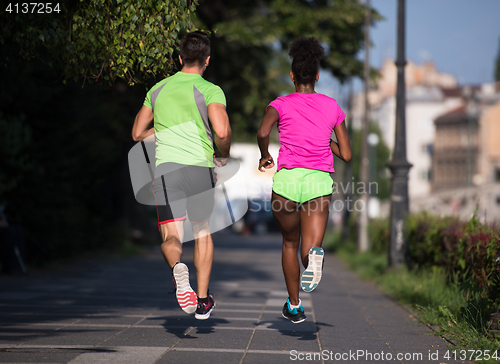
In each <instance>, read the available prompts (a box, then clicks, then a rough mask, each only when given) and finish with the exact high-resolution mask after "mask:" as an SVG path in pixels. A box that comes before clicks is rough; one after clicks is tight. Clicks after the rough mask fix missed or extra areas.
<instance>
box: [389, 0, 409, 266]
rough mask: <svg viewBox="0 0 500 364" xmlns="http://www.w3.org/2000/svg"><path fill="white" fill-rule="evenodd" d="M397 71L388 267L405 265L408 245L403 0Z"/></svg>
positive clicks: (403, 4)
mask: <svg viewBox="0 0 500 364" xmlns="http://www.w3.org/2000/svg"><path fill="white" fill-rule="evenodd" d="M396 66H397V68H398V83H397V99H396V136H395V143H394V145H395V147H394V153H393V159H392V161H391V162H390V163H389V164H388V167H389V168H390V170H391V172H392V188H391V230H390V239H391V240H390V245H389V266H391V267H398V266H400V265H402V264H404V263H405V262H407V255H408V253H407V252H408V244H407V239H406V234H405V228H404V227H405V220H406V218H407V216H408V211H409V201H408V171H409V170H410V168H411V166H412V165H411V164H410V163H408V161H407V160H406V90H405V66H406V58H405V0H398V56H397V60H396Z"/></svg>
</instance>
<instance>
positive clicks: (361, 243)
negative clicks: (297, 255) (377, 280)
mask: <svg viewBox="0 0 500 364" xmlns="http://www.w3.org/2000/svg"><path fill="white" fill-rule="evenodd" d="M370 11H371V7H370V0H366V3H365V63H364V76H363V78H364V82H365V85H364V86H365V90H364V98H365V113H364V116H363V124H362V128H361V163H360V171H359V179H360V181H361V183H362V185H363V186H364V187H365V190H366V189H367V188H368V178H369V176H368V173H369V167H370V165H369V164H370V160H369V159H368V144H367V140H366V138H367V137H368V128H369V125H368V115H369V114H368V112H369V107H370V105H369V103H368V87H369V84H370V23H371V20H370ZM359 199H360V200H361V201H362V202H363V208H362V209H361V211H360V212H359V218H358V219H359V220H358V250H359V251H360V252H365V251H367V250H368V243H369V242H368V193H367V192H366V191H365V193H363V194H361V195H360V196H359Z"/></svg>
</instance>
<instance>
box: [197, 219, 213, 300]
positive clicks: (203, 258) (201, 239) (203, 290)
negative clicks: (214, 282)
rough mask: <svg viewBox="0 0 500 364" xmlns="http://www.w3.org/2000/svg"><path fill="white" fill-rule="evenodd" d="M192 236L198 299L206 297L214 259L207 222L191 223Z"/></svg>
mask: <svg viewBox="0 0 500 364" xmlns="http://www.w3.org/2000/svg"><path fill="white" fill-rule="evenodd" d="M192 224H193V234H194V266H195V267H196V279H197V281H198V290H197V292H198V298H206V297H207V296H208V284H209V282H210V274H211V272H212V262H213V259H214V243H213V241H212V236H211V235H210V226H209V220H207V221H205V222H202V223H194V222H193V223H192Z"/></svg>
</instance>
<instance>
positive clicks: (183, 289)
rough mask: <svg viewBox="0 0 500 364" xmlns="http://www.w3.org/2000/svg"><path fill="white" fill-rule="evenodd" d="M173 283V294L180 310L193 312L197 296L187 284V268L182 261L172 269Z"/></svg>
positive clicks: (196, 303)
mask: <svg viewBox="0 0 500 364" xmlns="http://www.w3.org/2000/svg"><path fill="white" fill-rule="evenodd" d="M172 275H173V277H174V283H175V295H176V296H177V302H179V306H181V308H182V310H183V311H184V312H186V313H188V314H191V313H194V312H195V311H196V308H197V307H198V296H196V293H195V291H194V290H193V289H192V288H191V285H190V284H189V269H188V267H187V265H186V264H184V263H177V264H176V265H174V268H173V269H172Z"/></svg>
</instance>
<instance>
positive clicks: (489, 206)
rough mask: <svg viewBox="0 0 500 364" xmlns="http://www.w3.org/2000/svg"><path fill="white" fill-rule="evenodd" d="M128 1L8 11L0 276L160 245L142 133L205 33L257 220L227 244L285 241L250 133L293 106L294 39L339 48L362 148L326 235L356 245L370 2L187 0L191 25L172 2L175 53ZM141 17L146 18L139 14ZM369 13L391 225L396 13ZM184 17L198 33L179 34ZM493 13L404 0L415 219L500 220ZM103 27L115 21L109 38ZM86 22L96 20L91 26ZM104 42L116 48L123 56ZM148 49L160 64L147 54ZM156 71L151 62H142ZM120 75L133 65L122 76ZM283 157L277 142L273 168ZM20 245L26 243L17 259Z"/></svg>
mask: <svg viewBox="0 0 500 364" xmlns="http://www.w3.org/2000/svg"><path fill="white" fill-rule="evenodd" d="M12 4H14V3H12ZM110 4H111V5H110ZM131 4H132V3H126V4H125V3H120V2H118V3H116V2H110V3H108V4H107V5H106V4H105V3H104V4H103V3H101V2H99V1H94V0H92V1H90V0H88V1H84V2H82V3H81V2H80V1H68V2H65V4H61V5H60V10H61V11H60V12H57V13H55V12H52V13H50V14H48V13H46V14H31V13H28V14H23V13H22V11H21V10H16V8H15V7H11V9H10V10H11V11H10V12H9V11H8V10H7V9H2V11H3V13H2V15H1V19H0V20H1V22H0V23H1V24H2V25H1V27H2V35H1V37H0V41H1V55H2V56H1V60H2V65H1V66H0V75H1V91H0V93H1V97H0V205H1V206H2V214H1V217H2V219H1V220H2V222H1V224H2V226H3V229H0V230H1V231H2V233H1V234H2V235H1V236H2V244H1V246H2V249H3V250H2V251H1V253H0V256H2V257H3V258H2V263H1V264H2V269H3V271H4V272H12V271H14V270H16V269H17V270H19V269H20V270H23V269H25V268H26V267H20V266H19V265H13V266H10V264H11V263H9V259H11V260H12V259H13V260H16V261H19V257H22V260H23V262H24V264H25V265H27V266H28V267H29V266H33V267H40V266H46V265H49V264H52V263H53V262H58V261H62V260H67V259H72V258H75V257H82V256H85V254H88V252H91V251H99V250H102V249H109V250H114V249H122V250H123V249H124V250H127V249H128V250H131V251H133V250H134V247H136V246H141V245H148V244H159V242H160V237H159V235H158V233H157V231H158V230H157V227H156V209H155V207H154V206H144V205H141V204H138V203H137V202H136V201H135V199H134V195H133V191H132V187H131V184H130V176H129V170H128V165H127V154H128V151H129V150H130V149H131V147H132V146H133V145H134V143H133V141H132V138H131V136H130V135H131V128H132V124H133V121H134V117H135V115H136V113H137V111H138V110H139V109H140V107H141V106H142V103H143V100H144V97H145V95H146V92H147V90H148V88H149V87H151V86H152V85H154V84H155V83H156V82H158V81H159V80H161V79H162V78H163V77H165V75H167V74H171V73H173V72H175V71H176V70H178V69H179V64H178V63H177V62H176V61H175V59H176V56H177V50H176V44H177V43H176V42H177V41H178V38H179V37H180V36H182V34H184V33H185V32H186V31H187V30H189V29H194V28H193V26H194V27H198V28H201V29H204V30H206V31H208V32H209V33H210V34H211V35H210V36H211V39H212V56H211V62H210V66H209V68H208V69H207V71H206V73H205V75H204V76H205V78H206V79H208V80H209V81H212V82H214V83H216V84H218V85H220V86H221V87H222V89H223V90H224V92H225V94H226V97H227V110H228V114H229V117H230V121H231V126H232V128H233V139H234V144H233V147H232V157H234V158H235V159H237V160H239V161H240V163H241V170H242V173H244V179H245V181H246V186H241V188H242V189H245V190H246V195H245V196H246V197H245V199H247V201H246V203H247V204H248V209H249V210H248V212H247V214H246V215H245V217H244V218H243V219H242V220H240V221H238V222H237V223H236V224H234V225H233V226H232V227H231V228H229V229H226V231H225V232H227V233H237V234H264V233H269V232H276V231H277V230H276V226H275V224H274V221H273V219H272V214H271V212H270V208H269V207H270V206H269V199H270V191H271V183H272V174H273V171H269V172H266V173H260V172H258V171H257V168H256V166H257V163H258V159H259V152H258V149H257V145H256V141H255V134H256V131H257V128H258V126H259V123H260V120H261V118H262V116H263V114H264V111H265V108H266V106H267V105H268V104H269V103H270V102H271V101H272V100H273V99H274V98H276V97H277V96H280V95H284V94H288V93H290V92H293V85H292V83H291V82H290V80H289V75H288V73H289V70H290V60H289V57H288V55H287V49H288V46H289V44H290V42H291V40H293V39H294V38H296V37H298V36H316V37H317V38H318V39H319V40H320V41H321V42H322V44H323V45H324V46H325V49H326V57H325V58H324V60H323V61H322V63H321V67H322V69H321V75H320V81H319V83H318V85H317V90H318V91H319V92H322V93H325V94H327V95H328V96H331V97H333V98H335V99H337V100H338V102H339V103H340V104H341V106H342V107H343V109H344V110H345V111H346V114H347V115H348V117H347V118H346V123H347V124H348V125H349V126H350V128H351V129H352V130H351V133H352V144H353V148H354V157H353V161H352V162H351V164H350V167H349V168H348V167H347V166H346V165H345V164H343V163H342V162H341V161H335V169H336V172H335V174H334V176H333V177H334V180H335V182H336V183H337V185H336V186H338V187H337V188H336V190H335V195H334V201H340V202H342V204H336V205H335V204H332V210H331V212H332V213H331V215H330V216H331V221H330V226H329V231H332V232H336V233H337V234H338V236H342V237H343V239H344V240H346V239H349V236H350V239H353V234H354V235H355V234H356V224H355V218H356V211H355V209H354V208H353V206H354V205H353V204H351V205H350V206H351V208H349V207H348V206H349V205H348V203H347V202H346V201H347V200H348V199H351V201H356V200H357V198H358V197H359V196H357V195H358V192H359V191H357V189H354V191H352V188H351V187H352V186H353V184H355V183H357V182H358V181H359V169H360V163H359V161H360V150H361V145H362V143H363V142H364V141H363V140H362V133H361V125H362V122H363V121H362V120H363V114H364V105H365V104H364V96H363V92H362V85H363V77H362V75H363V57H364V53H363V52H364V48H365V46H366V44H365V42H364V35H365V30H366V29H365V26H364V21H365V3H364V2H363V1H354V0H336V1H319V0H310V1H309V0H308V1H305V0H304V1H299V0H296V1H283V0H265V1H257V2H256V1H232V0H200V1H198V2H185V1H180V2H179V4H178V6H179V7H181V6H184V7H186V9H187V10H185V11H183V12H177V10H176V9H175V6H177V5H176V4H177V2H172V4H173V5H171V8H168V9H166V8H165V9H163V8H162V9H161V11H162V12H163V13H164V14H167V15H166V16H165V17H164V18H163V19H165V23H166V24H167V28H166V32H167V33H168V34H169V38H168V41H167V40H166V39H165V38H164V36H162V35H161V34H157V33H156V30H155V27H154V25H155V24H156V23H155V21H157V20H155V18H154V13H155V11H156V10H155V9H151V8H148V7H147V6H148V5H147V4H142V2H141V5H139V3H137V4H135V5H134V4H132V5H131ZM2 6H4V5H2ZM134 6H135V8H134ZM141 6H142V7H144V9H143V10H144V12H143V13H141V12H139V11H137V9H138V8H139V7H141ZM162 6H164V5H162ZM165 6H166V5H165ZM172 6H173V7H174V8H172ZM371 7H372V9H371V12H370V16H371V21H370V22H371V27H370V31H371V36H370V39H371V43H370V50H371V54H372V56H371V58H370V66H371V68H372V69H371V78H370V80H369V106H370V109H369V137H368V139H367V140H366V142H367V143H368V145H369V147H368V154H369V159H370V172H369V173H370V178H369V180H370V182H376V184H374V185H373V186H374V188H373V190H372V191H370V200H369V203H368V206H367V207H366V208H367V209H368V212H369V217H370V219H372V221H379V220H383V219H387V218H388V217H389V212H390V211H389V210H390V208H389V197H390V188H391V176H390V174H389V172H388V170H387V168H386V164H387V162H388V161H389V160H390V159H391V155H392V154H391V153H392V150H393V147H394V135H395V112H396V111H395V108H396V66H395V64H394V60H395V59H394V58H395V54H396V23H397V22H396V19H397V18H396V15H397V2H396V1H393V0H372V2H371ZM117 9H118V10H117ZM148 11H149V13H148ZM158 11H160V10H158ZM163 13H162V14H163ZM178 13H182V14H183V15H182V16H184V17H186V18H179V19H177V18H176V16H180V15H178ZM75 14H79V17H78V16H76V15H75ZM82 14H87V16H88V17H87V18H86V17H85V16H82ZM110 14H111V17H110V16H109V15H110ZM139 14H140V15H139ZM498 14H500V3H499V2H498V1H495V0H483V1H481V3H480V5H479V4H478V2H476V1H474V0H438V1H435V0H434V1H432V0H420V1H417V0H408V1H407V45H406V48H407V60H408V64H407V67H406V88H407V105H406V115H407V116H406V124H407V135H406V137H407V159H408V161H409V162H410V163H411V164H413V167H412V168H411V169H410V174H409V196H410V210H411V212H412V213H413V212H414V213H417V212H420V211H428V212H430V213H432V214H435V215H436V216H444V215H450V214H451V215H454V216H457V217H458V218H459V219H464V220H467V219H469V218H470V217H471V215H472V214H473V213H474V211H476V216H478V217H479V218H481V219H483V220H482V221H488V222H490V223H493V222H495V221H497V220H498V219H499V218H500V142H499V141H500V83H499V81H500V26H499V23H498ZM75 16H76V17H75ZM169 16H170V19H171V20H168V19H169V18H168V17H169ZM106 17H108V18H110V19H111V20H110V22H109V23H99V22H102V21H105V19H106ZM82 19H83V20H82ZM88 19H97V20H95V24H94V23H92V22H91V21H90V20H88ZM103 19H104V20H103ZM172 19H177V20H175V21H177V22H174V20H172ZM160 20H161V19H160ZM161 21H162V20H161ZM113 22H115V23H113ZM169 22H170V23H169ZM191 22H192V23H191ZM96 24H97V25H96ZM102 24H104V25H103V26H104V27H103V28H100V27H99V26H100V25H102ZM110 24H111V26H110ZM158 24H160V23H158ZM161 24H162V25H161V26H163V25H164V24H163V23H161ZM168 24H171V25H172V26H171V27H169V26H168ZM105 25H106V26H107V27H105ZM141 26H143V27H144V28H140V27H141ZM158 26H160V25H158ZM67 29H73V32H71V31H70V32H69V34H68V32H67ZM117 34H118V35H117ZM144 34H145V36H146V38H141V37H142V36H143V35H144ZM165 34H166V33H165ZM113 39H115V40H114V41H113ZM116 39H118V41H116ZM113 42H114V43H113ZM109 44H119V45H120V47H121V48H120V50H119V51H116V50H110V49H109V48H106V47H108V46H109ZM148 47H151V54H149V53H146V52H149V48H148ZM162 47H164V48H162ZM163 49H166V50H168V52H165V53H162V52H163ZM106 52H107V53H106ZM113 52H115V53H113ZM120 52H121V53H120ZM150 56H151V59H152V60H153V61H150V58H147V59H146V57H150ZM113 57H114V58H113ZM127 62H128V63H127ZM148 62H149V63H148ZM121 64H128V66H127V67H128V68H127V67H125V69H122V70H121V71H120V70H118V71H117V70H116V69H117V68H118V67H119V66H120V65H121ZM120 72H121V73H120ZM278 149H279V140H278V134H277V131H276V130H274V131H273V135H272V146H271V153H272V154H273V156H274V157H275V158H276V157H277V154H278ZM349 183H351V185H349ZM236 204H237V202H235V205H236ZM341 205H342V206H341ZM214 218H217V217H216V216H214ZM8 227H9V228H10V229H9V230H8V229H7V228H8ZM8 241H17V242H18V243H16V244H14V247H15V249H14V248H13V246H12V245H9V244H10V243H7V242H8ZM21 242H22V243H21ZM6 257H10V258H9V259H7V258H6ZM15 267H17V268H15Z"/></svg>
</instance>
